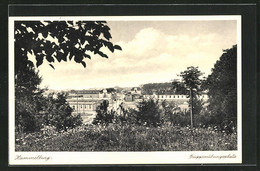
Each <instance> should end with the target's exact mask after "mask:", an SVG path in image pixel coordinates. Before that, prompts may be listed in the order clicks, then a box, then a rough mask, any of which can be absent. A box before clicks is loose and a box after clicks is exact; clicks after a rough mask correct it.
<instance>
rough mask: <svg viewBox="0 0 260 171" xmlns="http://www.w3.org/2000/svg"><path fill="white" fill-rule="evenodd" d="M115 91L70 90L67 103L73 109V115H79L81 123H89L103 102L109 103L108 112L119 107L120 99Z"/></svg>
mask: <svg viewBox="0 0 260 171" xmlns="http://www.w3.org/2000/svg"><path fill="white" fill-rule="evenodd" d="M115 92H116V90H115V89H102V90H71V91H70V92H69V94H68V98H67V101H68V103H69V105H70V106H71V107H72V108H73V114H81V116H82V118H83V121H84V122H86V121H90V120H91V119H93V118H94V117H95V115H96V109H97V107H98V106H99V105H100V104H101V103H102V102H103V101H104V100H108V101H109V107H108V108H109V110H111V109H114V110H116V109H117V108H118V107H119V104H120V101H122V100H121V97H120V96H117V94H116V93H115Z"/></svg>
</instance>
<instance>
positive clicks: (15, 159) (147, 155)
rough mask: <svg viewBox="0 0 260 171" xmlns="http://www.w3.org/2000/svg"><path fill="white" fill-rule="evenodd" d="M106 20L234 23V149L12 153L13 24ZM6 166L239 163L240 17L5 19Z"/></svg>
mask: <svg viewBox="0 0 260 171" xmlns="http://www.w3.org/2000/svg"><path fill="white" fill-rule="evenodd" d="M17 20H24V21H25V20H27V21H34V20H106V21H190V20H192V21H194V20H196V21H203V20H204V21H205V20H213V21H214V20H236V21H237V112H238V113H237V125H238V128H237V129H238V132H237V136H238V137H237V150H234V151H175V152H161V151H158V152H16V151H15V132H14V128H15V111H14V109H15V107H14V104H15V103H14V102H15V101H14V100H15V98H14V21H17ZM8 32H9V37H8V38H9V39H8V41H9V44H8V46H9V58H8V59H9V137H8V139H9V165H72V164H235V163H242V57H241V54H242V48H241V36H242V35H241V16H240V15H219V16H214V15H209V16H106V17H103V16H102V17H101V16H91V17H90V16H88V17H82V16H80V17H79V16H77V17H68V16H62V17H9V31H8Z"/></svg>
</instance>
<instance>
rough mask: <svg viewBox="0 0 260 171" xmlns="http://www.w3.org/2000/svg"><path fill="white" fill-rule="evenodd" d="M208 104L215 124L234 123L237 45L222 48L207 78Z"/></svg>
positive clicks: (235, 112) (235, 113) (235, 114)
mask: <svg viewBox="0 0 260 171" xmlns="http://www.w3.org/2000/svg"><path fill="white" fill-rule="evenodd" d="M207 87H208V90H209V92H208V95H209V102H210V103H209V106H208V109H209V110H210V111H211V113H212V115H213V117H215V121H216V122H217V124H220V125H222V126H224V125H226V124H230V123H231V122H233V123H236V118H237V46H236V45H234V46H233V47H232V48H230V49H227V50H224V53H223V54H222V55H221V57H220V59H219V60H218V61H217V62H216V64H215V65H214V68H213V69H212V73H211V74H210V75H209V76H208V79H207Z"/></svg>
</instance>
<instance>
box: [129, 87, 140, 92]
mask: <svg viewBox="0 0 260 171" xmlns="http://www.w3.org/2000/svg"><path fill="white" fill-rule="evenodd" d="M135 88H136V89H137V90H138V91H140V90H141V88H140V87H133V88H131V91H134V90H135Z"/></svg>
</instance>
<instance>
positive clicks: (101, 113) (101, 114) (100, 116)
mask: <svg viewBox="0 0 260 171" xmlns="http://www.w3.org/2000/svg"><path fill="white" fill-rule="evenodd" d="M108 106H109V101H108V100H104V101H103V102H102V103H101V104H100V105H99V106H98V107H97V109H96V112H97V115H96V117H95V118H94V120H93V122H92V123H93V124H94V125H96V124H105V125H108V124H109V123H112V122H113V120H114V119H115V114H116V113H115V111H113V110H111V111H108Z"/></svg>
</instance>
